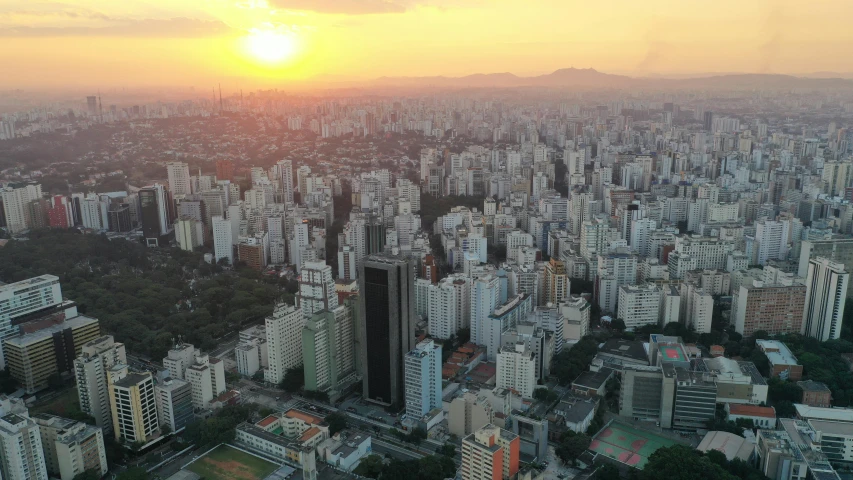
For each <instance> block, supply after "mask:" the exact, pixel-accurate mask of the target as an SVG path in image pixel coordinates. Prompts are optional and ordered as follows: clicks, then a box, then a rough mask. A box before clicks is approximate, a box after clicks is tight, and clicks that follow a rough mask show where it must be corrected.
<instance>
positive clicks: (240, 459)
mask: <svg viewBox="0 0 853 480" xmlns="http://www.w3.org/2000/svg"><path fill="white" fill-rule="evenodd" d="M278 467H279V466H278V465H275V464H274V463H271V462H268V461H266V460H264V459H262V458H258V457H256V456H254V455H250V454H248V453H246V452H242V451H240V450H237V449H236V448H233V447H229V446H228V445H220V446H218V447H216V449H215V450H213V451H212V452H210V453H208V454H207V455H205V456H203V457H201V458H199V459H198V460H196V461H194V462H193V463H191V464H189V465H188V466H187V467H186V468H187V470H190V471H191V472H193V473H196V474H198V475H200V476H201V477H203V478H205V479H206V480H261V479H263V478H266V477H267V476H268V475H269V474H271V473H272V472H274V471H276V469H278Z"/></svg>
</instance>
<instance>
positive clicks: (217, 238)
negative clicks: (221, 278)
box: [211, 215, 234, 265]
mask: <svg viewBox="0 0 853 480" xmlns="http://www.w3.org/2000/svg"><path fill="white" fill-rule="evenodd" d="M211 222H212V224H213V258H214V260H215V261H216V262H217V263H219V262H220V261H222V260H223V259H226V260H227V264H228V265H234V244H233V235H232V232H231V220H226V219H225V218H223V217H222V216H221V215H216V216H214V217H213V218H211Z"/></svg>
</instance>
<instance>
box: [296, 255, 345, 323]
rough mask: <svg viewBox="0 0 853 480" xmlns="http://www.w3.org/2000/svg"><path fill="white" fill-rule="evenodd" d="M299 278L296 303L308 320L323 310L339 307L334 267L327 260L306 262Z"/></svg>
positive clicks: (332, 309)
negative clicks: (333, 272)
mask: <svg viewBox="0 0 853 480" xmlns="http://www.w3.org/2000/svg"><path fill="white" fill-rule="evenodd" d="M297 280H298V282H299V291H298V292H297V294H296V304H297V306H298V307H299V308H300V309H301V310H302V317H303V318H304V319H306V320H308V319H310V318H311V317H313V316H314V314H315V313H317V312H321V311H323V310H327V311H330V312H331V311H334V310H335V309H336V308H338V296H337V294H336V293H335V279H334V276H333V275H332V267H330V266H328V265H326V263H325V262H305V263H304V264H303V265H302V270H300V271H299V277H298V278H297Z"/></svg>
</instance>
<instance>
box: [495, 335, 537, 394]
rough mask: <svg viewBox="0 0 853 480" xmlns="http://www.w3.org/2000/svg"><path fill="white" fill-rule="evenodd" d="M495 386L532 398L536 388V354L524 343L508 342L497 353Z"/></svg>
mask: <svg viewBox="0 0 853 480" xmlns="http://www.w3.org/2000/svg"><path fill="white" fill-rule="evenodd" d="M496 386H497V387H498V388H508V389H512V390H515V391H516V392H518V394H519V395H521V396H522V397H523V398H532V397H533V389H534V388H536V354H535V353H534V352H533V351H532V350H531V349H529V348H528V347H527V345H525V344H524V343H516V344H508V345H505V346H503V347H501V348H500V350H499V351H498V355H497V376H496Z"/></svg>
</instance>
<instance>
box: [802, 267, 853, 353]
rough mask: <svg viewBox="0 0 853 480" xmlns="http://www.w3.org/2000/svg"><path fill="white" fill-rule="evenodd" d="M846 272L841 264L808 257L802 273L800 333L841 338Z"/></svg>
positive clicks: (816, 336)
mask: <svg viewBox="0 0 853 480" xmlns="http://www.w3.org/2000/svg"><path fill="white" fill-rule="evenodd" d="M849 282H850V274H849V273H847V271H846V270H845V269H844V265H842V264H839V263H835V262H832V261H830V260H828V259H826V258H823V257H818V258H814V259H811V260H809V266H808V273H807V275H806V295H805V308H804V310H803V323H802V331H801V333H802V334H803V335H806V336H809V337H812V338H816V339H818V340H820V341H822V342H823V341H826V340H837V339H838V338H840V337H841V323H842V322H843V320H844V306H845V304H846V302H847V292H848V285H847V284H848V283H849Z"/></svg>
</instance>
